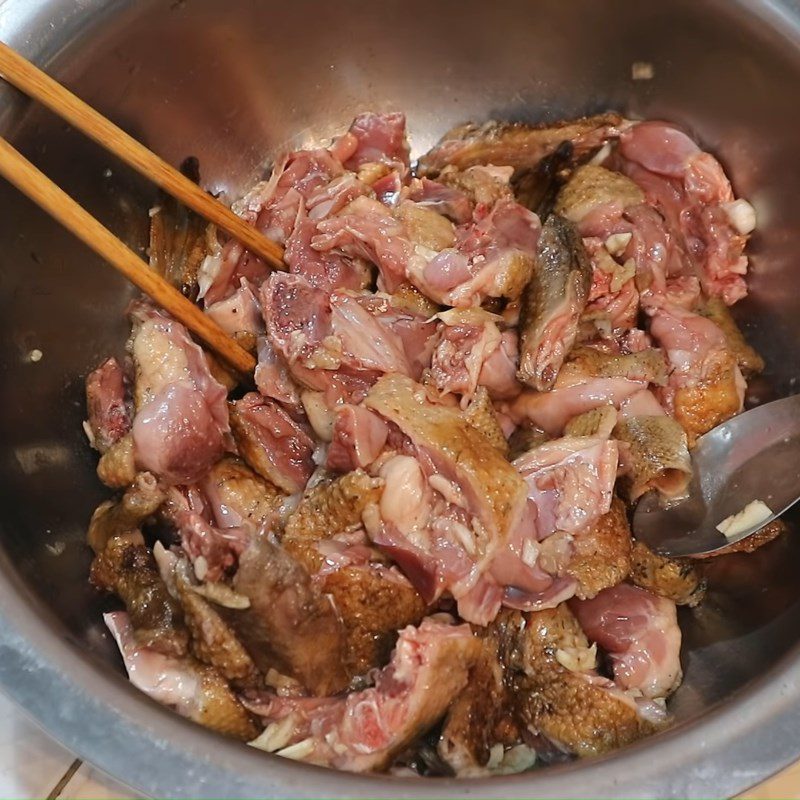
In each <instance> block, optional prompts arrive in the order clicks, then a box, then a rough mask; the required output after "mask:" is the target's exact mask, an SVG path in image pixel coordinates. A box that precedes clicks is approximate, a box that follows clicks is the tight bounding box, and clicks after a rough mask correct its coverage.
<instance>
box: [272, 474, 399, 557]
mask: <svg viewBox="0 0 800 800" xmlns="http://www.w3.org/2000/svg"><path fill="white" fill-rule="evenodd" d="M382 491H383V481H382V480H380V479H379V478H373V477H371V476H370V475H368V474H367V473H366V472H364V471H363V470H361V469H357V470H353V471H352V472H348V473H346V474H345V475H342V476H340V477H338V478H334V479H332V480H328V481H322V482H320V483H318V484H317V485H316V486H314V487H313V488H311V489H309V490H308V491H306V493H305V494H304V495H303V497H302V498H301V499H300V502H299V503H298V505H297V508H296V509H295V510H294V511H293V512H292V514H291V515H290V516H289V518H288V519H287V520H286V526H285V529H284V534H283V543H284V546H286V547H287V548H289V549H291V548H292V547H293V546H295V544H299V543H312V544H313V543H316V542H319V541H322V540H323V539H329V538H330V537H332V536H333V535H334V534H336V533H341V532H343V531H347V530H351V529H353V528H356V527H358V526H360V525H361V517H362V514H363V512H364V509H365V508H366V507H367V506H368V505H371V504H375V503H378V502H379V501H380V498H381V493H382ZM321 561H322V558H321V557H320V560H319V562H318V563H316V564H314V566H313V568H314V570H315V571H316V569H318V568H319V566H320V564H321Z"/></svg>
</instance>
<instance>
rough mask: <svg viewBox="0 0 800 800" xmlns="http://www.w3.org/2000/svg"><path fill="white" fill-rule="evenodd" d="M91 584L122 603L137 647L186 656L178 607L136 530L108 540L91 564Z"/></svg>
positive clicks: (185, 631)
mask: <svg viewBox="0 0 800 800" xmlns="http://www.w3.org/2000/svg"><path fill="white" fill-rule="evenodd" d="M91 581H92V583H93V584H94V585H95V586H97V587H98V588H100V589H105V590H106V591H108V592H113V593H114V594H116V595H117V596H118V597H119V598H120V600H122V602H123V603H125V608H126V609H127V611H128V616H129V618H130V623H131V625H132V627H133V630H134V638H135V640H136V643H137V644H138V645H141V646H142V647H148V648H150V649H152V650H155V651H156V652H159V653H163V654H164V655H169V656H183V655H185V654H186V652H187V647H188V643H189V632H188V631H187V629H186V626H185V625H184V623H183V613H182V611H181V607H180V605H179V604H178V603H177V602H176V601H175V598H173V597H172V596H171V595H170V593H169V591H168V590H167V586H166V584H165V583H164V581H163V580H162V578H161V574H160V573H159V571H158V566H157V565H156V562H155V559H154V558H153V554H152V553H151V552H150V550H148V549H147V547H145V545H144V541H143V539H142V535H141V533H139V531H133V532H130V533H125V534H121V535H118V536H115V537H114V538H112V539H110V540H109V542H108V543H107V545H106V547H105V549H104V550H103V551H102V552H101V553H99V554H98V555H96V556H95V558H94V561H93V562H92V569H91Z"/></svg>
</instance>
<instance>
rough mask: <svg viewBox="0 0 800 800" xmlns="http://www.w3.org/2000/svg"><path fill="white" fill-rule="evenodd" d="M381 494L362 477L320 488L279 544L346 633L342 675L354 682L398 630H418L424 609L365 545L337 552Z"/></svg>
mask: <svg viewBox="0 0 800 800" xmlns="http://www.w3.org/2000/svg"><path fill="white" fill-rule="evenodd" d="M382 491H383V481H382V480H380V479H379V478H372V477H370V476H369V475H367V474H366V473H365V472H363V471H362V470H356V471H354V472H350V473H347V474H346V475H343V476H341V477H340V478H336V479H334V480H333V481H329V482H323V483H320V484H318V485H317V486H315V487H314V488H313V489H311V490H310V491H309V492H307V493H306V495H305V496H304V497H303V498H302V499H301V501H300V503H299V505H298V507H297V509H296V510H295V511H294V512H293V513H292V515H291V516H290V517H289V519H288V520H287V522H286V529H285V532H284V536H283V540H282V543H283V546H284V547H285V548H286V550H287V551H288V552H289V553H291V554H292V555H293V556H294V557H295V558H297V560H298V561H300V563H302V564H303V566H304V567H305V568H306V569H307V570H308V571H309V573H310V574H311V575H312V577H313V579H314V580H315V581H316V582H317V584H318V585H319V586H320V589H321V590H322V591H323V592H324V593H325V594H326V595H330V596H331V598H332V599H333V603H334V605H335V607H336V611H337V613H338V614H339V617H340V618H341V620H342V623H343V625H344V629H345V637H346V640H347V648H346V649H347V656H346V666H347V670H348V673H349V674H350V675H354V676H355V675H362V674H365V673H366V672H367V671H368V670H369V669H371V668H373V667H376V666H382V665H383V664H384V663H385V662H386V659H387V658H388V656H389V653H390V651H391V649H392V647H393V646H394V642H395V639H396V638H397V631H398V630H399V629H400V628H403V627H405V626H406V625H411V624H416V623H418V622H419V621H420V620H421V619H422V617H423V616H424V614H425V609H426V606H425V603H424V601H423V600H422V598H421V597H420V595H419V593H418V592H417V591H416V590H415V589H414V588H413V587H412V585H411V584H410V583H409V582H408V580H406V579H405V577H404V576H403V575H402V573H400V572H398V571H397V570H396V569H394V568H390V567H388V566H387V565H386V564H384V563H382V560H381V558H380V555H379V554H378V553H377V551H374V550H373V549H372V548H369V547H367V546H366V545H365V544H363V543H362V542H364V541H365V539H363V540H361V541H358V542H356V543H354V544H353V545H352V546H350V547H348V546H347V544H346V543H342V545H343V546H342V549H341V550H340V549H339V547H338V544H339V542H337V539H339V538H342V539H343V538H345V537H344V534H347V536H348V538H349V533H350V532H351V531H353V530H354V529H357V528H358V527H359V526H360V525H361V519H362V515H363V513H364V511H365V509H366V508H367V507H368V506H370V505H372V506H375V505H376V504H377V503H378V502H379V501H380V497H381V493H382ZM340 534H343V535H342V536H341V537H340V536H339V535H340Z"/></svg>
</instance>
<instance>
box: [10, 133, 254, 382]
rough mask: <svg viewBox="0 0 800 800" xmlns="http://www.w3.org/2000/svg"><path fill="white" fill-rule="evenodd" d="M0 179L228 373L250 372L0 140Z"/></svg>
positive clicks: (156, 278)
mask: <svg viewBox="0 0 800 800" xmlns="http://www.w3.org/2000/svg"><path fill="white" fill-rule="evenodd" d="M0 175H2V176H3V177H4V178H5V179H6V180H8V181H9V182H10V183H12V184H14V186H16V187H17V188H18V189H19V190H20V191H21V192H22V193H23V194H26V195H27V196H28V197H29V198H30V199H31V200H33V202H34V203H36V204H37V205H39V206H41V208H43V209H44V210H45V211H47V212H48V214H50V215H51V216H52V217H54V218H55V219H57V220H58V221H59V222H60V223H61V224H62V225H63V226H64V227H65V228H68V229H69V230H70V231H72V233H74V234H75V235H76V236H77V237H78V238H79V239H81V240H82V241H83V242H84V243H85V244H87V245H88V246H89V247H91V248H92V250H94V251H95V252H96V253H97V254H98V255H99V256H101V257H102V258H104V259H105V260H106V261H108V262H109V263H110V264H111V265H112V266H114V267H116V269H117V270H119V271H120V272H121V273H122V274H123V275H124V276H125V277H126V278H127V279H128V280H129V281H130V282H131V283H133V284H135V285H136V286H138V287H139V288H140V289H141V290H142V291H143V292H144V293H145V294H147V295H149V296H150V297H152V298H153V300H155V302H156V303H158V304H159V305H160V306H161V307H162V308H164V309H166V310H167V311H168V312H169V313H170V314H172V316H173V317H175V319H177V320H178V321H179V322H182V323H183V324H184V325H185V326H186V327H187V328H188V329H189V330H190V331H192V333H194V334H196V335H197V336H198V337H199V338H200V339H202V340H203V341H204V342H205V343H206V344H207V345H209V347H211V348H212V349H213V350H214V351H215V352H217V353H218V354H219V355H220V356H222V358H224V359H225V361H227V362H228V363H229V364H230V365H231V366H232V367H234V368H235V369H236V370H238V371H239V372H241V373H243V374H250V373H252V372H253V370H254V369H255V366H256V360H255V358H253V356H252V355H250V353H248V352H247V350H245V349H244V348H243V347H240V346H239V345H238V344H237V343H236V342H234V341H233V339H231V338H230V337H229V336H228V335H227V334H226V333H225V331H223V330H222V328H220V327H219V325H217V323H216V322H214V321H213V320H212V319H211V318H210V317H209V316H207V315H206V314H204V313H203V312H202V311H201V310H200V308H199V307H198V306H196V305H195V304H194V303H193V302H192V301H191V300H188V299H187V298H186V297H184V296H183V295H182V294H181V293H180V292H179V291H178V290H177V289H176V288H175V287H174V286H172V284H170V283H168V282H167V281H166V280H164V278H162V277H161V276H160V275H158V274H157V273H155V272H153V270H151V269H150V267H149V266H148V265H147V264H146V263H145V262H144V261H143V260H142V259H141V258H139V256H137V255H136V253H134V252H133V250H131V249H130V248H129V247H127V246H126V245H125V244H123V243H122V242H121V241H120V240H119V239H117V237H116V236H114V234H113V233H111V231H109V230H108V228H105V227H104V226H103V225H102V224H101V223H99V222H98V221H97V220H96V219H95V218H94V217H93V216H92V215H91V214H90V213H89V212H88V211H86V209H84V208H83V207H81V206H80V205H78V203H76V202H75V201H74V200H73V199H72V198H71V197H70V196H69V195H68V194H67V193H66V192H64V191H63V190H62V189H60V188H59V187H58V186H56V184H55V183H53V182H52V181H51V180H50V179H49V178H48V177H47V176H46V175H45V174H44V173H42V172H40V171H39V170H38V169H37V168H36V167H34V166H33V164H31V162H30V161H28V160H27V159H26V158H25V157H24V156H23V155H21V154H20V153H18V152H17V151H16V150H15V149H14V148H13V147H12V146H11V145H10V144H9V143H8V142H7V141H6V140H5V139H2V138H0Z"/></svg>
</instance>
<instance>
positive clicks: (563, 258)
mask: <svg viewBox="0 0 800 800" xmlns="http://www.w3.org/2000/svg"><path fill="white" fill-rule="evenodd" d="M591 274H592V272H591V266H590V264H589V260H588V258H587V255H586V251H585V249H584V247H583V243H582V242H581V239H580V236H579V235H578V234H577V232H576V231H575V229H574V227H573V226H572V223H570V222H568V221H567V220H565V219H564V218H563V217H559V216H557V215H555V214H554V215H551V216H550V218H549V219H548V220H547V222H546V223H545V225H544V228H543V229H542V235H541V237H540V239H539V245H538V248H537V251H536V260H535V266H534V270H533V277H532V278H531V280H530V283H529V284H528V286H527V288H526V289H525V293H524V294H523V297H522V307H521V310H520V356H519V371H518V376H519V379H520V380H521V381H523V382H524V383H527V384H529V385H530V386H532V387H533V388H534V389H538V390H539V391H546V390H548V389H551V388H552V387H553V384H554V383H555V380H556V377H557V375H558V371H559V369H561V365H562V363H563V362H564V358H565V357H566V355H567V353H568V352H569V350H570V348H571V347H572V345H573V344H574V343H575V339H576V337H577V334H578V322H579V319H580V315H581V313H582V312H583V309H584V307H585V305H586V301H587V299H588V294H589V286H590V282H591Z"/></svg>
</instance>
